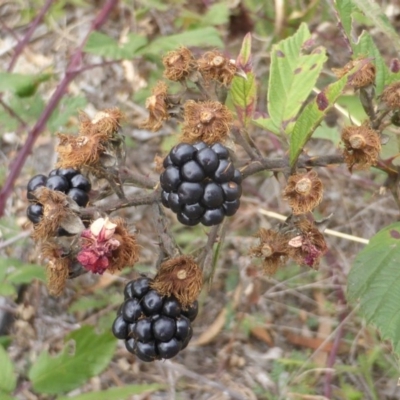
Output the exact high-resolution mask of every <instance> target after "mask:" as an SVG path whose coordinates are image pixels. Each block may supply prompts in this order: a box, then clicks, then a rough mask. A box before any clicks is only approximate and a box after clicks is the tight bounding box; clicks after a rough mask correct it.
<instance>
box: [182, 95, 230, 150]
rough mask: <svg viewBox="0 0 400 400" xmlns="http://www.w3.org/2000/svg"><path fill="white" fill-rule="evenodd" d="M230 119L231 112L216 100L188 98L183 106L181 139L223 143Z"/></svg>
mask: <svg viewBox="0 0 400 400" xmlns="http://www.w3.org/2000/svg"><path fill="white" fill-rule="evenodd" d="M232 121H233V117H232V113H231V112H230V111H229V109H228V108H227V107H226V106H224V105H223V104H221V103H219V102H217V101H203V102H195V101H193V100H188V101H187V102H186V103H185V107H184V121H183V125H182V138H181V140H182V141H183V142H186V143H195V142H198V141H203V142H205V143H207V144H213V143H217V142H222V143H223V142H224V141H225V140H226V138H227V136H228V134H229V130H230V125H231V124H232Z"/></svg>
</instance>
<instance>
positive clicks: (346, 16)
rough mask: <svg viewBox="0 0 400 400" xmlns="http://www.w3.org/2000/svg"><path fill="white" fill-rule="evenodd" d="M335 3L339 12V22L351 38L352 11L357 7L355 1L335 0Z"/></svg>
mask: <svg viewBox="0 0 400 400" xmlns="http://www.w3.org/2000/svg"><path fill="white" fill-rule="evenodd" d="M335 5H336V10H337V13H338V19H339V23H340V24H341V25H342V26H343V29H344V31H345V33H346V35H347V38H348V39H349V40H350V38H351V29H352V13H353V11H354V9H355V7H354V5H353V1H352V0H335Z"/></svg>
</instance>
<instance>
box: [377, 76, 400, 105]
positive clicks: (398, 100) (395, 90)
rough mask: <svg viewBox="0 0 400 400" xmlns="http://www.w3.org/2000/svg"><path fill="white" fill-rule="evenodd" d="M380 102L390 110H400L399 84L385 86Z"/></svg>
mask: <svg viewBox="0 0 400 400" xmlns="http://www.w3.org/2000/svg"><path fill="white" fill-rule="evenodd" d="M381 100H382V101H383V103H385V105H386V107H387V108H389V109H390V110H398V109H400V82H394V83H392V84H390V85H389V86H387V87H386V88H385V90H384V91H383V93H382V96H381Z"/></svg>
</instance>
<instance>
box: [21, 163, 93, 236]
mask: <svg viewBox="0 0 400 400" xmlns="http://www.w3.org/2000/svg"><path fill="white" fill-rule="evenodd" d="M39 187H47V188H48V189H51V190H57V191H60V192H63V193H65V194H66V195H68V196H69V197H70V198H71V199H73V200H74V201H75V202H76V203H77V204H78V206H80V207H86V205H87V203H88V202H89V194H88V193H89V192H90V190H91V184H90V182H89V180H88V179H87V178H86V177H84V176H83V175H82V174H81V173H80V172H79V171H78V170H76V169H73V168H57V169H53V170H52V171H50V173H49V176H48V177H47V176H45V175H35V176H34V177H33V178H31V179H30V181H29V182H28V185H27V198H28V200H29V201H30V202H31V204H30V205H29V206H28V208H27V217H28V219H29V220H30V221H31V222H32V223H34V224H37V223H39V222H40V219H41V218H42V216H43V205H42V204H40V203H39V202H38V201H37V199H36V197H35V195H34V194H33V192H34V191H35V190H36V189H38V188H39ZM64 232H65V231H64ZM64 232H63V230H62V229H61V230H60V233H59V236H64V235H65V233H64Z"/></svg>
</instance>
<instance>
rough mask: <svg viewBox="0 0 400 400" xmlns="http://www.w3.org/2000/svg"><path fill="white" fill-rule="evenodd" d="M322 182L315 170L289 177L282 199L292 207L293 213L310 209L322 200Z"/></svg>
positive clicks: (301, 212)
mask: <svg viewBox="0 0 400 400" xmlns="http://www.w3.org/2000/svg"><path fill="white" fill-rule="evenodd" d="M322 195H323V190H322V182H321V180H320V179H319V178H318V175H317V173H316V172H315V171H310V172H308V173H306V174H296V175H292V176H290V177H289V179H288V182H287V186H286V188H285V190H284V192H283V199H284V200H286V201H287V202H288V203H289V205H290V207H292V209H293V214H304V213H306V212H309V211H312V210H313V209H314V208H315V207H316V206H317V205H318V204H319V203H320V202H321V200H322Z"/></svg>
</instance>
